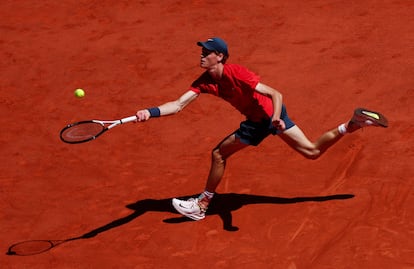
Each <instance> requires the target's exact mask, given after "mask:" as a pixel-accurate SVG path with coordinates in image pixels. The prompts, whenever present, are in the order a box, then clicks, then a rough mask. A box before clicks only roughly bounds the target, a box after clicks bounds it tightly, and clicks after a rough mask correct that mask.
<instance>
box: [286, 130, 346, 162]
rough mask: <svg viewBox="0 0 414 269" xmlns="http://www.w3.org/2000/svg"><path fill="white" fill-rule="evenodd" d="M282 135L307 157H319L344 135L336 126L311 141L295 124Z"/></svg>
mask: <svg viewBox="0 0 414 269" xmlns="http://www.w3.org/2000/svg"><path fill="white" fill-rule="evenodd" d="M280 137H281V138H282V139H283V140H284V141H285V142H286V143H287V144H288V145H289V146H291V147H292V148H294V149H295V150H296V151H298V152H299V153H301V154H302V155H303V156H305V157H306V158H308V159H317V158H318V157H319V156H321V154H322V153H324V152H325V151H326V150H327V149H328V148H329V147H331V146H332V145H333V144H335V143H336V142H337V141H338V140H339V139H340V138H341V137H343V134H341V133H340V132H339V131H338V129H337V128H335V129H332V130H330V131H328V132H326V133H324V134H323V135H321V136H320V137H319V138H318V140H316V142H311V141H310V140H309V139H308V138H307V137H306V135H305V134H304V133H303V131H302V130H301V129H300V128H299V127H298V126H297V125H295V126H293V127H291V128H289V129H288V130H286V131H284V132H283V133H282V134H280Z"/></svg>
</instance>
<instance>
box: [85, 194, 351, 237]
mask: <svg viewBox="0 0 414 269" xmlns="http://www.w3.org/2000/svg"><path fill="white" fill-rule="evenodd" d="M189 197H192V196H186V197H181V198H182V199H186V198H189ZM353 197H354V195H353V194H336V195H328V196H313V197H294V198H283V197H272V196H262V195H251V194H237V193H225V194H216V195H215V196H214V199H213V201H212V202H211V204H210V207H209V209H208V211H207V215H218V216H220V218H221V219H222V221H223V229H224V230H226V231H237V230H239V228H238V227H236V226H234V225H233V221H232V212H233V211H236V210H238V209H240V208H241V207H243V206H246V205H251V204H293V203H303V202H326V201H330V200H345V199H351V198H353ZM126 207H127V208H129V209H132V210H134V212H133V213H132V214H130V215H128V216H126V217H123V218H120V219H117V220H114V221H112V222H110V223H108V224H106V225H104V226H102V227H99V228H97V229H94V230H92V231H90V232H88V233H86V234H84V235H83V236H82V237H83V238H89V237H93V236H95V235H97V234H99V233H101V232H104V231H107V230H109V229H112V228H116V227H118V226H121V225H123V224H126V223H128V222H130V221H132V220H134V219H136V218H138V217H139V216H141V215H143V214H145V213H147V212H170V213H175V214H178V213H177V211H175V209H174V208H173V206H172V204H171V198H167V199H161V200H156V199H144V200H140V201H137V202H135V203H133V204H129V205H127V206H126ZM163 221H164V222H165V223H170V224H174V223H182V222H186V221H192V220H191V219H188V218H186V217H183V216H181V215H180V216H179V217H175V218H168V219H165V220H163Z"/></svg>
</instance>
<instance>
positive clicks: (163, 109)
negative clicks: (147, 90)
mask: <svg viewBox="0 0 414 269" xmlns="http://www.w3.org/2000/svg"><path fill="white" fill-rule="evenodd" d="M197 97H198V94H197V93H195V92H194V91H191V90H189V91H187V92H186V93H184V94H183V95H181V96H180V97H179V98H178V99H177V100H175V101H171V102H167V103H165V104H162V105H160V106H158V107H153V108H148V109H142V110H138V111H137V113H136V116H137V121H146V120H148V119H149V118H151V116H152V117H154V116H155V117H157V116H158V117H159V116H167V115H173V114H176V113H178V112H180V111H181V110H183V109H184V107H186V106H187V105H188V104H190V103H191V102H192V101H194V100H195V99H196V98H197ZM158 113H159V115H158ZM151 114H152V115H151Z"/></svg>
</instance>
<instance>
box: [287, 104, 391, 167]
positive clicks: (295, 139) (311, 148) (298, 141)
mask: <svg viewBox="0 0 414 269" xmlns="http://www.w3.org/2000/svg"><path fill="white" fill-rule="evenodd" d="M284 120H285V121H286V122H289V123H290V126H291V125H293V123H292V122H291V121H290V119H289V117H288V116H287V114H285V118H284ZM367 126H378V127H384V128H386V127H388V120H387V119H386V117H385V116H384V115H382V114H381V113H379V112H375V111H371V110H368V109H365V108H357V109H355V111H354V114H353V116H352V118H351V120H350V121H349V122H348V123H346V124H345V123H344V124H341V125H339V126H338V128H335V129H332V130H330V131H327V132H325V133H324V134H322V135H321V136H320V137H319V138H318V139H317V140H316V141H315V142H311V141H310V140H309V139H308V138H307V137H306V135H305V134H304V133H303V132H302V130H301V129H300V128H299V127H298V126H297V125H294V126H293V127H290V128H289V129H287V130H285V131H284V132H283V133H282V134H280V137H281V138H282V139H283V140H284V141H285V142H287V143H288V144H289V145H290V146H291V147H292V148H294V149H295V150H297V151H298V152H300V153H301V154H302V155H304V156H305V157H306V158H309V159H317V158H318V157H319V156H321V154H323V153H324V152H325V151H326V150H327V149H328V148H330V147H331V146H332V145H334V144H335V143H336V142H337V141H338V140H339V139H341V137H343V135H344V134H346V133H352V132H354V131H356V130H358V129H361V128H364V127H367Z"/></svg>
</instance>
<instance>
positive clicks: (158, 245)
mask: <svg viewBox="0 0 414 269" xmlns="http://www.w3.org/2000/svg"><path fill="white" fill-rule="evenodd" d="M413 14H414V2H413V1H410V0H399V1H398V0H395V1H392V0H378V1H374V0H363V1H345V0H343V1H329V0H328V1H323V0H312V1H305V0H303V1H299V0H293V1H274V0H266V1H230V0H225V1H197V0H194V1H7V0H6V1H1V2H0V59H1V61H0V85H1V91H0V104H1V105H0V115H1V117H0V119H1V121H0V123H1V127H2V128H1V132H0V142H1V156H0V158H1V159H0V169H1V175H0V226H1V232H0V233H1V234H0V238H1V240H0V250H1V251H2V253H0V267H1V268H13V269H14V268H18V269H20V268H64V269H65V268H68V269H69V268H71V269H72V268H80V269H83V268H102V269H106V268H146V269H149V268H277V269H278V268H287V269H295V268H298V269H299V268H300V269H302V268H304V269H308V268H353V269H354V268H387V269H388V268H392V269H394V268H397V269H400V268H401V269H408V268H414V240H413V238H414V221H413V219H414V195H413V189H414V188H413V184H414V183H413V182H414V168H413V164H414V136H413V133H414V124H413V114H414V110H413V102H414V76H413V70H414V60H413V59H414V46H413V44H414V34H413V30H414V20H413ZM211 36H220V37H222V38H224V39H225V40H226V41H227V42H228V44H229V49H230V59H229V62H231V63H239V64H243V65H245V66H247V67H249V68H250V69H251V70H253V71H255V72H256V73H258V74H259V75H260V76H261V79H262V82H263V83H265V84H268V85H271V86H273V87H274V88H276V89H278V90H280V91H281V92H282V93H283V96H284V102H285V104H286V105H287V108H288V111H289V114H290V116H291V118H292V119H293V120H294V121H295V122H296V123H297V124H298V125H299V126H300V127H301V128H302V129H303V130H304V131H305V133H306V134H307V135H308V136H309V137H310V138H311V139H312V140H313V139H316V138H317V137H318V136H319V135H320V134H321V133H322V132H324V131H326V130H328V129H331V128H335V127H337V126H338V125H339V124H340V123H342V122H345V121H347V120H348V119H349V118H350V117H351V115H352V112H353V110H354V109H355V108H356V107H359V106H363V107H367V108H370V109H373V110H378V111H381V112H383V114H385V115H386V116H387V117H388V119H389V122H390V126H389V128H388V129H382V128H373V127H372V128H366V129H363V130H360V131H358V132H355V133H353V134H351V135H347V136H345V137H344V138H343V139H342V140H340V141H339V142H338V143H337V144H336V145H335V146H334V147H333V148H331V149H330V150H329V151H328V152H327V153H326V154H325V155H324V156H323V157H322V158H320V159H318V160H316V161H310V160H306V159H305V158H303V157H302V156H300V155H299V154H297V153H296V152H294V151H293V150H292V149H290V148H289V147H288V146H287V145H286V144H284V142H283V141H282V140H281V139H279V138H278V137H269V138H268V139H267V140H265V141H264V142H263V143H262V144H261V145H260V146H259V147H257V148H248V149H246V150H244V151H242V152H240V153H239V154H238V155H235V156H233V157H231V158H230V160H229V162H228V165H227V170H226V174H225V177H224V179H223V181H222V183H221V185H220V186H219V189H218V194H217V196H216V200H215V201H214V204H213V205H212V206H211V210H210V214H209V215H208V216H207V217H206V219H205V220H203V221H200V222H194V221H189V220H187V219H185V218H182V217H181V216H180V215H178V214H177V213H175V212H174V210H173V209H172V207H171V205H170V200H171V198H173V197H183V196H192V195H196V194H198V193H199V192H200V191H202V190H203V188H204V184H205V179H206V177H207V174H208V169H209V165H210V150H211V149H212V148H213V147H214V146H215V145H216V144H217V143H218V142H219V141H220V140H221V139H222V138H223V137H224V136H226V135H227V134H229V133H230V132H232V131H233V130H235V129H236V128H237V127H238V124H239V122H240V121H241V120H243V117H242V116H241V115H240V114H239V113H238V112H237V111H235V110H233V108H232V107H231V106H230V105H228V104H227V103H225V102H224V101H222V100H221V99H218V98H215V97H212V96H205V95H203V96H201V97H200V98H198V99H197V100H196V101H195V102H194V103H192V104H191V105H190V106H188V107H187V108H186V109H185V110H184V111H183V112H181V113H180V114H178V115H175V116H171V117H165V118H159V119H152V120H150V121H148V122H146V123H142V124H141V123H139V124H133V123H130V124H126V125H123V126H120V127H117V128H115V129H113V130H111V131H110V132H109V133H107V134H105V135H104V136H102V137H100V138H99V139H98V140H96V141H93V142H90V143H85V144H79V145H69V144H65V143H62V142H61V141H60V139H59V131H60V129H61V128H62V127H64V126H65V125H66V124H68V123H69V122H73V121H78V120H85V119H96V118H97V119H117V118H121V117H127V116H131V115H134V114H135V112H136V111H137V110H138V109H140V108H146V107H151V106H156V105H159V104H162V103H164V102H167V101H171V100H174V99H176V98H177V97H178V96H179V95H181V94H182V93H183V92H184V91H186V90H187V87H188V86H189V85H190V84H191V82H192V81H193V80H194V79H195V78H196V77H197V76H198V75H199V74H200V73H201V72H202V71H203V70H202V69H200V68H199V57H200V48H199V47H197V46H196V45H195V43H196V42H197V41H199V40H205V39H207V38H208V37H211ZM76 88H83V89H85V91H86V97H85V98H83V99H77V98H75V97H74V96H73V91H74V90H75V89H76ZM84 234H88V235H89V236H88V238H79V239H75V240H71V241H69V242H66V243H63V244H61V245H58V246H56V247H55V248H53V249H51V250H49V251H46V252H43V253H41V254H37V255H30V256H10V255H6V252H7V250H8V248H9V247H10V246H11V245H13V244H14V243H17V242H21V241H28V240H57V239H60V240H64V239H69V238H77V237H80V236H82V235H84Z"/></svg>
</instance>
